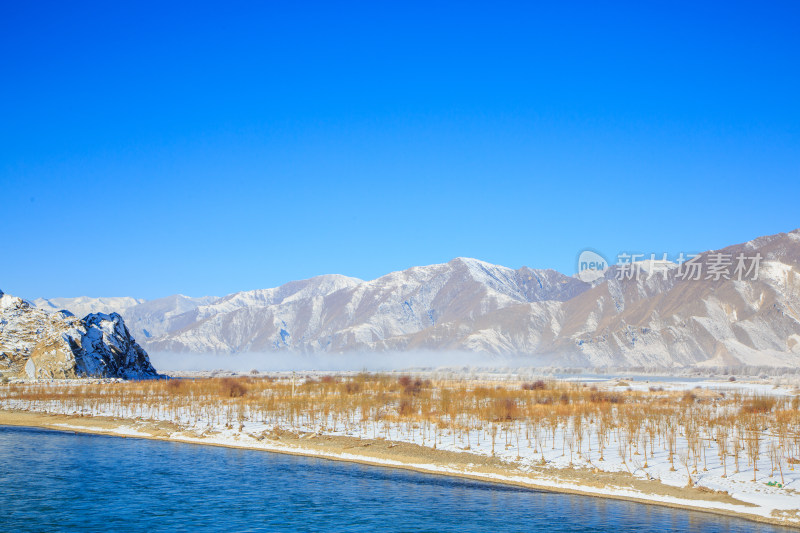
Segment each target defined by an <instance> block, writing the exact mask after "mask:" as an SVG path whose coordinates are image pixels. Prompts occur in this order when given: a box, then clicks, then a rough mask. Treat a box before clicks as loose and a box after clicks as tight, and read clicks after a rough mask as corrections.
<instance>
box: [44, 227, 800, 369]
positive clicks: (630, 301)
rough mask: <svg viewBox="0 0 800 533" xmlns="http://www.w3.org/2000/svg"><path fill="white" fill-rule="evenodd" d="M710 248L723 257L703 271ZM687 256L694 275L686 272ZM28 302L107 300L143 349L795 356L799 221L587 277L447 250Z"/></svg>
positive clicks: (665, 361) (610, 357)
mask: <svg viewBox="0 0 800 533" xmlns="http://www.w3.org/2000/svg"><path fill="white" fill-rule="evenodd" d="M756 256H758V258H759V259H758V261H756V262H757V264H756V265H755V266H756V267H757V268H752V267H753V264H752V263H753V261H751V262H750V264H749V265H748V266H749V267H751V268H750V270H751V272H749V274H748V276H746V277H742V276H741V272H740V273H739V274H740V275H739V276H738V277H737V275H736V272H734V267H735V266H736V258H737V257H746V258H748V259H754V258H755V257H756ZM720 257H724V258H726V259H727V261H728V263H730V265H729V267H730V268H728V270H727V271H726V272H724V273H723V274H722V275H714V274H713V273H714V272H715V269H716V271H717V272H719V270H720V268H719V263H720ZM690 264H694V265H696V266H697V268H699V269H700V271H701V273H702V275H700V276H696V277H697V279H694V277H695V276H692V277H687V276H686V272H687V270H688V266H689V265H690ZM626 269H627V270H626ZM632 273H635V274H636V275H632ZM738 278H742V279H738ZM584 279H588V280H587V281H584ZM35 304H36V305H37V306H38V307H40V308H43V309H50V310H54V309H60V308H66V309H69V310H71V311H73V312H75V313H76V314H82V313H84V312H87V313H88V312H109V311H112V310H113V311H116V312H118V313H120V314H121V315H122V316H123V317H124V318H125V321H126V322H127V323H128V325H129V327H130V329H131V331H132V333H133V335H134V336H135V337H136V338H137V339H139V340H140V342H141V344H142V345H143V346H144V347H145V348H146V349H147V350H149V351H151V352H186V353H209V352H211V353H240V352H276V351H277V352H280V351H285V352H304V353H308V352H314V353H316V352H330V353H345V352H404V351H412V350H423V351H426V352H436V351H468V352H479V353H487V354H498V355H500V354H502V355H511V356H527V357H531V358H532V360H533V361H535V362H537V363H540V364H549V365H556V366H575V367H603V366H635V367H649V368H657V367H660V368H669V367H687V366H738V365H750V366H759V365H766V366H776V367H784V366H790V367H796V366H800V230H795V231H792V232H789V233H780V234H776V235H771V236H766V237H760V238H758V239H755V240H753V241H749V242H747V243H743V244H739V245H734V246H730V247H727V248H724V249H721V250H710V251H708V252H704V253H703V254H699V255H698V256H697V257H696V258H694V259H693V260H692V261H691V262H690V263H684V264H683V265H678V264H674V263H669V262H653V261H640V262H636V263H631V264H630V265H627V266H625V265H620V264H618V265H614V266H611V267H609V268H606V269H605V270H602V271H600V272H597V273H596V275H595V276H591V277H589V278H586V277H578V276H567V275H564V274H561V273H559V272H557V271H554V270H538V269H531V268H528V267H522V268H520V269H516V270H515V269H511V268H507V267H503V266H498V265H493V264H490V263H486V262H483V261H480V260H477V259H470V258H456V259H453V260H452V261H449V262H448V263H443V264H436V265H428V266H420V267H413V268H410V269H408V270H404V271H399V272H392V273H390V274H386V275H385V276H381V277H379V278H377V279H374V280H371V281H364V280H360V279H356V278H351V277H346V276H341V275H323V276H317V277H314V278H310V279H306V280H300V281H292V282H290V283H287V284H285V285H281V286H280V287H276V288H271V289H259V290H252V291H243V292H237V293H234V294H230V295H227V296H224V297H221V298H215V297H203V298H190V297H186V296H182V295H174V296H169V297H167V298H162V299H159V300H152V301H142V300H138V299H134V298H127V297H126V298H98V299H89V298H75V299H69V298H59V299H49V300H47V299H39V300H36V301H35Z"/></svg>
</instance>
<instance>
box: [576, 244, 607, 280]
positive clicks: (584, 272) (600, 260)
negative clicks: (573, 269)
mask: <svg viewBox="0 0 800 533" xmlns="http://www.w3.org/2000/svg"><path fill="white" fill-rule="evenodd" d="M607 268H608V261H606V259H605V257H603V256H602V255H600V254H598V253H597V252H593V251H592V250H584V251H582V252H581V254H580V255H579V256H578V279H579V280H581V281H586V282H591V281H594V280H596V279H598V278H602V277H603V272H605V270H606V269H607Z"/></svg>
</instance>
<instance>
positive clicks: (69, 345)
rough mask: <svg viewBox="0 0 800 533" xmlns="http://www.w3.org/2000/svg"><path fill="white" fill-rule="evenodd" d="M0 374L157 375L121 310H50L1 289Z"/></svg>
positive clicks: (37, 376) (50, 376)
mask: <svg viewBox="0 0 800 533" xmlns="http://www.w3.org/2000/svg"><path fill="white" fill-rule="evenodd" d="M0 374H2V376H3V377H8V378H23V379H69V378H80V377H102V378H124V379H146V378H154V377H158V373H157V372H156V370H155V369H154V368H153V365H151V364H150V359H149V357H148V355H147V352H145V351H144V350H143V349H142V348H141V347H140V346H139V345H138V344H137V343H136V341H135V340H134V339H133V337H132V336H131V334H130V332H129V331H128V328H127V327H125V323H124V322H123V320H122V317H120V316H119V315H118V314H117V313H111V314H104V313H94V314H89V315H87V316H86V317H85V318H83V319H79V318H77V317H76V316H75V315H73V314H72V313H70V312H69V311H57V312H47V311H44V310H42V309H38V308H37V307H35V306H33V305H31V304H30V303H28V302H26V301H24V300H22V299H21V298H17V297H15V296H11V295H8V294H4V293H3V292H2V291H0Z"/></svg>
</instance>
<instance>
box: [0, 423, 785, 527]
mask: <svg viewBox="0 0 800 533" xmlns="http://www.w3.org/2000/svg"><path fill="white" fill-rule="evenodd" d="M0 425H8V426H28V427H39V428H46V429H53V430H59V431H72V432H77V433H93V434H102V435H111V436H121V437H132V438H144V439H155V440H167V441H173V442H185V443H191V444H204V445H211V446H226V447H234V448H246V449H253V450H262V451H270V452H276V453H286V454H294V455H303V456H309V457H318V458H325V459H331V460H337V461H349V462H357V463H362V464H367V465H375V466H385V467H393V468H403V469H407V470H414V471H417V472H424V473H428V474H439V475H449V476H457V477H463V478H468V479H474V480H479V481H487V482H493V483H503V484H509V485H515V486H521V487H526V488H531V489H538V490H547V491H555V492H562V493H568V494H579V495H586V496H597V497H603V498H611V499H619V500H626V501H634V502H638V503H647V504H654V505H661V506H666V507H672V508H678V509H688V510H693V511H701V512H710V513H716V514H722V515H727V516H737V517H740V518H744V519H748V520H754V521H758V522H764V523H769V524H776V525H784V526H790V527H795V528H800V510H790V511H784V512H782V513H781V516H775V514H776V513H775V512H773V513H771V514H772V516H764V515H763V514H758V511H759V509H758V506H757V505H755V504H753V503H748V502H745V501H741V500H737V499H736V498H733V497H732V496H731V495H729V494H728V493H718V492H711V491H708V490H707V489H698V488H678V487H673V486H670V485H665V484H662V483H661V482H659V481H656V480H645V479H640V478H637V477H634V476H631V475H629V474H627V473H620V472H602V471H591V470H587V469H573V468H564V469H553V468H540V469H531V468H530V467H526V468H522V467H521V465H518V464H516V463H513V462H506V461H501V460H499V459H496V458H492V457H486V456H482V455H477V454H473V453H468V452H463V453H462V452H451V451H443V450H435V449H433V448H429V447H423V446H419V445H416V444H410V443H403V442H390V441H385V440H380V439H378V440H372V439H370V440H367V439H358V438H355V437H342V436H325V435H316V434H307V433H306V434H303V433H293V432H289V431H272V432H265V433H262V434H259V435H250V434H247V433H242V434H240V435H235V436H234V437H233V438H231V437H230V436H222V435H220V434H215V433H214V432H205V433H202V434H198V433H196V432H193V431H185V430H183V429H182V428H180V427H177V426H175V425H173V424H170V423H165V422H151V421H141V420H127V419H114V418H108V417H80V416H67V415H51V414H42V413H32V412H28V411H18V410H13V411H12V410H0ZM798 506H800V497H798Z"/></svg>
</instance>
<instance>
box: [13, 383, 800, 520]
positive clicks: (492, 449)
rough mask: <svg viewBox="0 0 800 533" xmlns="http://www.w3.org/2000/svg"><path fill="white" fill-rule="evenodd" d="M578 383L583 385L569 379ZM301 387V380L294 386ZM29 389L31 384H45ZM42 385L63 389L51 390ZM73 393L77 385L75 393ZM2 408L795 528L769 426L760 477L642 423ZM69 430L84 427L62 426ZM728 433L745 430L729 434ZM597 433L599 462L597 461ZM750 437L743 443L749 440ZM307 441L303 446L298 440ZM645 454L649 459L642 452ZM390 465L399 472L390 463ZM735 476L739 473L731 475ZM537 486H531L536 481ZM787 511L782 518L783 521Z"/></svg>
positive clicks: (797, 488)
mask: <svg viewBox="0 0 800 533" xmlns="http://www.w3.org/2000/svg"><path fill="white" fill-rule="evenodd" d="M278 379H279V380H289V379H291V378H290V375H289V374H286V375H284V376H279V377H278ZM575 379H580V378H575ZM298 384H299V382H298ZM44 385H45V384H34V385H32V386H44ZM599 385H600V389H601V390H608V391H613V390H617V389H628V388H630V389H632V390H642V391H650V390H653V389H655V390H659V389H661V388H663V390H664V391H669V390H696V389H698V387H699V388H700V390H701V391H702V390H703V389H706V390H715V391H722V392H738V393H743V394H747V395H753V394H759V395H764V394H769V395H776V396H788V395H793V394H796V390H795V389H794V388H793V387H792V386H776V385H774V384H771V383H768V382H749V383H748V382H742V381H736V382H728V381H649V380H647V381H637V380H630V379H628V380H627V381H623V379H620V378H612V379H608V380H606V381H603V382H602V383H600V384H599ZM46 386H69V385H63V384H62V385H53V384H47V385H46ZM72 386H74V384H73V385H72ZM0 408H2V409H22V410H28V411H32V412H42V413H57V414H64V415H81V416H87V415H89V416H104V417H114V418H117V419H123V420H124V421H125V425H123V426H120V427H118V428H116V429H113V430H110V432H111V433H116V434H119V435H125V436H146V435H148V433H146V431H145V430H143V429H142V428H140V427H137V424H138V423H140V422H141V421H149V422H167V423H171V424H175V425H176V426H177V427H178V428H179V429H178V430H177V431H176V432H175V434H176V435H177V434H178V433H179V434H180V435H179V437H177V440H183V441H189V442H202V443H206V444H220V445H228V446H246V447H254V448H260V449H265V450H272V451H291V452H294V453H304V454H307V455H315V456H320V457H327V456H330V457H331V458H338V459H347V460H363V459H364V458H363V457H360V456H359V455H358V454H357V453H356V452H353V453H350V454H348V453H338V454H333V455H335V457H334V456H333V455H332V454H331V453H329V452H326V451H324V450H320V449H317V448H315V447H313V446H310V445H309V446H307V447H304V445H303V444H302V443H300V444H298V443H294V444H287V443H281V442H279V441H274V440H270V439H265V438H264V436H265V435H267V434H269V433H272V432H274V431H276V430H286V431H291V432H293V433H295V434H297V435H301V436H311V435H335V436H346V437H352V438H355V439H382V440H385V441H391V442H405V443H412V444H417V445H420V446H424V447H430V448H436V449H437V450H446V451H451V452H458V453H471V454H476V455H478V456H484V457H492V456H493V457H497V458H500V459H501V460H503V461H505V462H507V463H508V465H509V468H508V471H507V472H493V473H489V472H482V473H480V474H479V475H478V474H475V473H474V472H473V473H472V474H471V475H473V474H474V475H476V476H477V477H483V478H485V479H493V480H495V481H512V482H519V483H525V484H532V485H535V486H538V487H545V488H546V487H552V488H554V489H559V490H563V489H570V490H576V491H579V492H587V493H593V494H605V495H612V496H620V497H629V498H638V499H645V500H650V501H658V502H662V503H672V504H676V505H686V506H693V507H696V508H706V509H715V510H718V511H730V512H738V513H744V514H753V515H758V516H761V517H764V518H778V517H780V518H782V519H784V520H785V521H788V522H791V523H797V524H800V511H798V512H795V511H796V510H799V509H800V468H798V467H797V465H798V464H800V461H798V459H800V437H798V436H797V435H791V434H790V435H783V440H781V437H780V436H779V435H778V433H777V432H776V431H775V428H766V429H765V430H763V431H762V432H761V433H760V435H759V446H760V453H759V457H758V462H757V465H758V469H757V471H755V481H753V477H754V471H753V466H752V464H749V462H748V453H747V450H746V449H741V450H739V451H738V469H737V464H736V463H737V460H736V459H735V457H734V448H733V446H734V445H733V439H732V437H733V435H729V439H730V440H727V439H726V442H727V443H728V449H727V453H726V454H725V457H726V459H725V463H724V464H723V462H722V461H721V454H720V453H719V443H720V440H721V439H720V435H719V434H717V433H712V432H708V433H706V432H705V431H704V430H703V429H701V430H700V431H699V433H700V435H699V438H700V439H701V442H702V444H701V447H700V448H701V449H702V453H701V455H700V456H698V457H697V458H694V457H690V455H689V453H688V452H687V450H689V448H690V442H689V436H687V431H686V429H685V428H682V427H681V428H679V430H678V431H676V433H675V434H676V442H675V444H674V446H673V450H674V454H673V461H672V462H670V452H669V446H668V444H667V442H666V441H665V439H664V438H663V436H660V435H659V434H658V432H656V431H653V433H650V434H648V431H647V430H646V424H644V425H642V429H641V430H640V431H639V432H638V433H637V437H634V438H633V439H631V437H630V435H629V434H628V433H627V431H628V430H627V429H626V428H624V427H615V428H612V429H610V430H607V431H606V432H603V431H600V428H599V427H598V423H599V420H597V419H583V420H580V421H579V420H577V419H575V418H569V419H568V420H569V422H568V423H563V422H561V423H559V424H558V425H557V426H556V427H552V426H550V425H548V424H547V423H546V422H545V421H544V420H542V421H541V423H539V424H538V425H528V424H525V423H523V422H521V421H514V420H510V421H506V422H498V423H492V424H483V425H470V424H466V425H460V426H457V427H456V429H455V431H454V430H453V429H452V428H451V427H450V426H448V425H447V424H442V425H439V426H437V424H435V423H426V422H404V421H398V420H397V419H396V418H391V417H390V418H385V419H382V420H381V419H377V418H375V417H369V418H368V419H366V420H362V417H361V416H360V412H359V410H358V409H356V410H354V411H353V413H352V414H351V415H350V416H346V417H342V416H335V415H333V414H329V415H327V417H323V416H317V417H315V418H313V419H312V417H310V416H308V415H307V414H303V413H296V414H294V415H288V414H286V413H284V414H277V412H276V413H267V412H266V411H260V410H259V411H251V410H250V409H251V408H250V407H248V406H247V405H246V404H240V405H237V404H235V403H232V402H231V403H219V404H216V405H209V406H197V405H183V406H163V405H159V404H157V403H155V402H153V403H139V404H136V403H134V404H130V403H129V404H124V403H118V402H116V401H114V400H111V399H110V400H109V401H108V402H104V401H102V400H93V402H92V403H91V405H90V406H87V405H86V404H84V403H81V402H77V401H75V402H72V403H71V402H70V401H69V400H66V401H53V400H38V401H37V400H20V399H14V398H10V397H8V395H6V394H5V392H4V391H3V392H2V394H0ZM64 426H65V427H70V428H80V427H82V426H81V424H80V422H76V425H72V424H64ZM734 431H743V430H742V429H738V430H736V429H734ZM601 435H603V436H602V439H603V442H602V449H603V450H602V457H601V451H600V450H601V441H600V439H601ZM745 441H746V438H745V439H743V440H741V441H740V442H745ZM299 442H309V443H310V440H309V441H299ZM779 447H780V449H781V450H782V452H781V453H777V454H775V455H780V456H781V457H782V458H781V462H780V464H777V463H774V461H772V459H771V458H772V455H773V454H772V452H771V451H772V450H777V449H778V448H779ZM645 450H646V451H645ZM367 462H371V463H375V464H386V465H390V466H391V465H394V463H397V461H394V460H392V459H376V458H370V459H369V460H368V461H367ZM395 466H400V465H399V464H398V465H395ZM403 466H406V467H408V466H411V467H414V468H418V469H420V470H425V471H431V472H441V473H450V474H465V473H470V472H468V471H465V470H464V469H463V468H460V467H456V466H452V465H447V464H430V463H429V462H425V463H419V464H412V465H409V464H408V463H403ZM565 469H577V470H584V471H585V472H600V471H602V472H623V473H628V474H630V475H632V476H634V477H636V478H639V479H643V480H644V479H647V480H658V481H660V482H661V483H663V484H665V485H670V486H674V487H686V486H687V485H688V484H690V483H691V484H693V485H695V486H698V487H704V488H705V489H708V490H709V491H723V492H726V493H728V494H729V495H730V496H731V497H732V498H734V499H736V500H739V501H741V502H745V503H746V504H751V505H752V506H745V505H741V504H736V503H730V502H724V501H710V500H707V499H687V498H685V497H677V496H667V495H663V494H646V493H642V492H640V491H636V490H633V489H625V488H620V487H606V488H602V487H601V488H598V487H587V486H585V485H582V484H580V483H578V482H574V481H565V478H564V476H560V473H563V472H564V471H565ZM737 470H738V471H737ZM534 478H535V482H532V479H534ZM783 512H788V514H786V515H782V514H781V513H783Z"/></svg>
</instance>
